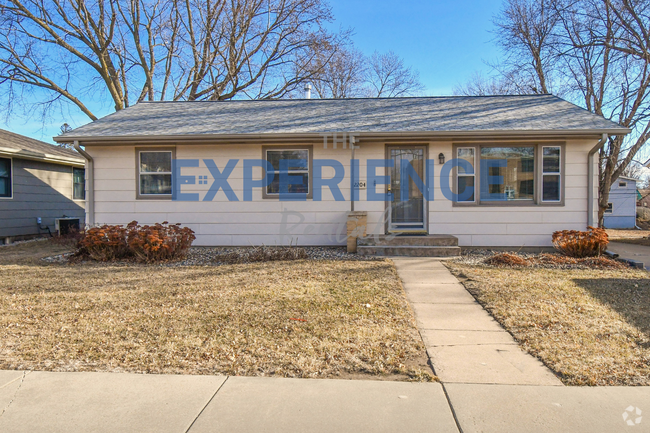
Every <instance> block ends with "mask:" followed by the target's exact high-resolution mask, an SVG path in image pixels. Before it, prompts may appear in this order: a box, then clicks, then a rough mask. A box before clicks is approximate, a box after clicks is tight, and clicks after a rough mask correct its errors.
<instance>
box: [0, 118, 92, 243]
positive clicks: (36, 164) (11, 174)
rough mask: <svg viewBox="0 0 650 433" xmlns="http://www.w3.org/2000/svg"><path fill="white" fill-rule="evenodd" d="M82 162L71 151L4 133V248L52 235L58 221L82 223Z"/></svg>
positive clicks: (0, 174)
mask: <svg viewBox="0 0 650 433" xmlns="http://www.w3.org/2000/svg"><path fill="white" fill-rule="evenodd" d="M84 163H85V160H84V159H83V157H81V156H80V155H79V154H78V153H77V152H74V151H72V150H69V149H64V148H61V147H58V146H54V145H52V144H48V143H44V142H42V141H38V140H34V139H32V138H29V137H25V136H23V135H18V134H14V133H12V132H9V131H5V130H0V243H2V242H4V243H7V241H10V240H11V239H24V238H29V237H33V236H35V235H43V234H46V235H48V234H49V233H54V232H55V231H56V229H57V220H60V219H66V218H67V219H75V218H76V219H78V220H79V221H80V222H81V224H83V221H84V216H85V210H84V206H85V200H84V195H85V191H84V189H85V180H84V172H85V171H84ZM39 218H40V223H39ZM59 222H60V221H59ZM70 222H71V221H70V220H68V221H64V222H63V223H61V225H62V226H63V227H64V228H65V227H66V226H67V224H69V223H70Z"/></svg>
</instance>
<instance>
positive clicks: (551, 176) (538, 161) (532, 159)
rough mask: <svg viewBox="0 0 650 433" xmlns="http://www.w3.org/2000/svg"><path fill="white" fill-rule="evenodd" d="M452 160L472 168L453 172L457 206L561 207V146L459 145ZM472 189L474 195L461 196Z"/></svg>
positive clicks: (562, 199)
mask: <svg viewBox="0 0 650 433" xmlns="http://www.w3.org/2000/svg"><path fill="white" fill-rule="evenodd" d="M454 152H455V155H454V156H455V157H456V158H457V159H458V160H459V161H466V162H468V163H469V164H471V165H472V166H473V171H468V170H466V169H464V168H463V167H462V166H460V165H459V166H458V168H457V169H456V170H455V176H456V178H455V190H456V191H455V193H456V194H458V200H457V204H459V205H484V206H498V205H517V204H520V205H524V206H528V205H535V204H537V205H544V204H545V205H558V204H559V205H561V204H562V203H563V201H564V198H563V192H562V190H563V188H564V186H563V185H562V183H563V182H564V178H563V170H564V169H563V166H564V161H563V158H564V156H563V155H564V147H563V145H559V144H555V145H547V144H536V143H531V144H503V145H500V144H496V143H495V144H492V143H489V144H487V143H486V144H482V143H481V144H479V143H476V144H462V145H458V146H455V148H454ZM459 164H460V163H459ZM469 187H474V189H475V193H474V195H472V196H469V197H468V196H467V194H463V192H464V191H465V190H466V189H467V188H469Z"/></svg>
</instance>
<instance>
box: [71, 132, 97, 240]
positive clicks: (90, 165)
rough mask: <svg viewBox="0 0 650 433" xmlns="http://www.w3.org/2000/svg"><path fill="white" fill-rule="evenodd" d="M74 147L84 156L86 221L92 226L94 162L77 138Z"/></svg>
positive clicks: (93, 220) (93, 214)
mask: <svg viewBox="0 0 650 433" xmlns="http://www.w3.org/2000/svg"><path fill="white" fill-rule="evenodd" d="M74 148H75V149H76V150H77V152H79V153H80V154H81V156H83V157H84V158H86V192H87V194H86V213H87V217H86V223H87V224H88V225H89V226H91V227H92V226H94V225H95V170H94V168H95V164H94V160H93V157H92V156H90V155H89V154H88V152H86V151H85V150H83V149H82V148H81V146H79V142H78V141H77V140H75V141H74Z"/></svg>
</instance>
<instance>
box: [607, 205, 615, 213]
mask: <svg viewBox="0 0 650 433" xmlns="http://www.w3.org/2000/svg"><path fill="white" fill-rule="evenodd" d="M612 212H614V205H613V204H612V203H607V207H606V208H605V213H612Z"/></svg>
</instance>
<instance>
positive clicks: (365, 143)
mask: <svg viewBox="0 0 650 433" xmlns="http://www.w3.org/2000/svg"><path fill="white" fill-rule="evenodd" d="M626 133H629V130H628V129H626V128H623V127H621V126H619V125H617V124H616V123H613V122H611V121H609V120H606V119H604V118H602V117H600V116H596V115H594V114H591V113H589V112H588V111H586V110H583V109H581V108H579V107H577V106H575V105H573V104H570V103H569V102H566V101H564V100H562V99H560V98H557V97H555V96H551V95H534V96H493V97H431V98H394V99H339V100H309V99H303V100H264V101H227V102H223V101H222V102H151V103H149V102H147V103H139V104H137V105H135V106H132V107H129V108H127V109H125V110H122V111H119V112H117V113H114V114H111V115H110V116H107V117H104V118H103V119H100V120H97V121H95V122H93V123H90V124H88V125H85V126H82V127H80V128H78V129H75V130H74V131H72V132H69V133H67V134H65V135H64V136H60V137H56V138H55V140H58V141H75V142H76V144H77V145H81V146H84V148H85V155H86V157H87V158H88V160H89V162H88V166H89V173H88V184H89V185H88V208H87V209H88V212H87V222H88V223H89V224H103V223H110V224H126V223H128V222H130V221H131V220H137V221H139V222H140V223H154V222H162V221H170V222H173V223H181V224H183V225H187V226H189V227H191V228H192V229H193V230H194V231H195V232H196V236H197V239H196V244H197V245H243V246H246V245H261V244H265V245H280V244H284V245H287V244H289V243H290V242H292V241H293V242H294V243H295V242H297V243H298V244H300V245H344V244H345V235H346V230H345V224H346V220H347V218H348V217H349V215H360V214H351V211H355V212H362V213H365V215H366V217H367V233H368V234H377V235H385V234H390V233H396V234H421V235H424V234H430V235H434V234H444V235H453V236H455V237H457V238H458V241H459V243H460V245H461V246H468V247H469V246H473V247H487V246H509V247H519V246H549V245H551V235H552V233H553V232H554V231H556V230H564V229H574V230H584V229H585V228H586V227H587V225H593V224H595V221H597V207H596V195H597V174H598V170H597V157H594V155H596V152H597V149H598V148H599V147H600V146H601V145H602V144H603V143H604V142H605V141H606V138H607V134H616V135H621V134H626ZM334 134H336V135H335V137H336V146H334V145H333V141H334ZM349 134H354V136H355V138H354V141H355V143H356V146H357V147H358V148H357V149H354V150H351V149H350V148H349V147H348V146H345V144H347V141H349ZM324 141H327V146H325V145H324ZM455 158H459V159H463V160H465V161H467V163H468V164H470V166H473V167H474V171H473V172H472V171H471V170H468V171H462V170H455V169H450V165H449V164H448V163H449V161H450V160H451V159H455ZM260 159H262V160H266V161H269V162H270V164H271V165H272V166H273V167H274V168H275V169H276V170H279V169H280V168H281V167H282V164H285V165H284V168H283V170H284V171H283V172H282V173H281V174H280V175H279V176H289V177H291V178H292V182H293V183H292V184H291V186H290V187H289V188H287V189H286V191H285V192H286V195H287V197H295V198H296V199H300V201H285V200H279V185H278V179H279V177H278V174H275V177H274V178H273V180H272V181H271V182H270V183H269V184H268V185H267V186H264V187H261V186H260V185H262V184H263V183H262V181H261V180H260V179H263V178H264V173H263V169H262V167H261V164H257V165H255V164H254V163H251V162H249V163H245V162H244V160H249V161H250V160H260ZM297 159H300V160H302V159H304V160H306V161H308V163H304V164H298V163H294V162H289V160H297ZM384 159H387V160H388V161H389V162H388V164H390V163H393V164H394V165H395V166H396V167H397V168H383V167H382V164H383V163H382V161H381V160H384ZM172 160H179V166H182V168H180V169H178V170H177V171H176V172H174V170H173V168H174V165H173V163H172ZM180 160H184V161H180ZM185 160H193V161H190V162H187V161H185ZM235 160H236V161H235ZM323 160H329V161H330V162H328V161H323ZM332 160H334V162H335V163H332V162H331V161H332ZM351 160H354V161H355V162H354V163H351ZM377 160H380V161H379V162H377ZM403 160H404V161H408V162H409V164H410V165H411V167H412V171H413V172H415V173H417V174H418V175H420V176H421V177H428V178H429V179H431V180H432V185H430V188H429V189H428V190H427V191H426V193H427V194H429V193H430V192H433V200H426V199H425V198H424V197H423V194H422V193H420V191H418V190H417V189H416V188H413V187H411V188H410V190H409V195H408V197H407V198H406V200H404V201H399V196H400V194H399V191H400V187H404V186H405V185H404V183H403V182H401V180H400V177H401V176H400V170H399V168H400V167H402V165H401V161H403ZM427 160H431V162H432V163H427V162H426V161H427ZM206 161H207V162H206ZM211 161H214V164H215V165H216V170H215V169H214V167H212V169H211V168H210V167H209V165H210V166H211V165H212V162H211ZM229 161H230V165H229ZM233 161H234V162H233ZM283 161H284V163H283ZM494 161H497V165H494V164H492V163H493V162H494ZM498 161H501V162H498ZM246 164H248V166H246ZM286 164H288V165H286ZM357 164H358V166H357ZM192 165H194V167H191V166H192ZM323 165H324V166H325V167H323ZM91 166H92V167H93V168H92V169H91V168H90V167H91ZM188 166H190V167H188ZM335 166H337V167H338V168H337V167H335ZM378 166H379V168H377V167H378ZM177 168H178V166H177ZM427 168H428V169H429V170H427ZM338 169H340V170H338ZM221 172H226V173H229V177H228V179H227V181H228V184H227V185H225V186H226V187H228V186H230V188H232V190H230V189H228V191H227V194H226V192H224V190H223V189H220V190H219V191H218V192H216V191H215V190H214V189H213V190H212V192H209V190H210V188H211V187H212V185H213V181H214V180H213V178H214V177H215V175H216V176H217V177H219V176H220V175H219V173H221ZM373 172H375V174H376V176H373ZM425 172H426V173H427V174H426V176H425ZM441 172H442V173H443V176H441ZM251 176H252V177H251ZM337 176H339V177H338V179H339V180H340V183H338V187H340V189H339V191H340V194H335V193H336V191H333V190H332V189H331V188H330V187H329V186H326V187H323V188H322V190H321V188H320V184H321V183H323V182H320V181H318V179H331V178H336V177H337ZM384 176H385V177H384ZM315 178H316V179H317V181H314V179H315ZM246 179H247V180H246ZM251 179H253V180H252V181H251ZM494 179H500V180H499V181H498V182H497V181H494ZM269 180H270V179H269ZM173 184H177V185H179V186H178V188H177V189H178V191H176V192H178V193H181V194H182V195H180V196H176V197H173V196H172V189H173V187H172V185H173ZM217 184H219V182H217ZM220 184H221V185H222V186H224V183H223V182H221V183H220ZM447 184H449V185H451V189H452V190H454V191H456V192H458V193H463V192H464V191H469V189H467V188H469V187H471V186H474V187H475V188H476V190H475V193H474V194H473V195H471V196H465V197H462V201H460V202H458V201H454V200H453V197H451V196H450V194H449V192H448V190H449V188H447ZM351 187H352V188H353V189H351ZM321 191H322V196H320V197H319V195H321ZM351 191H354V192H356V193H358V195H359V197H358V201H355V202H354V203H351V201H350V198H351V196H352V194H351ZM215 192H216V195H215V194H214V193H215ZM373 192H374V195H373ZM388 192H392V193H394V194H392V195H387V194H386V193H388ZM192 194H194V195H192ZM461 195H462V194H461ZM337 197H338V200H337ZM377 197H379V199H377ZM174 198H176V200H175V199H174ZM393 198H395V200H393ZM428 198H430V197H428ZM181 199H182V200H190V201H181ZM341 199H343V200H341ZM398 241H399V239H398ZM411 241H413V242H417V240H413V239H411Z"/></svg>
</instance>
